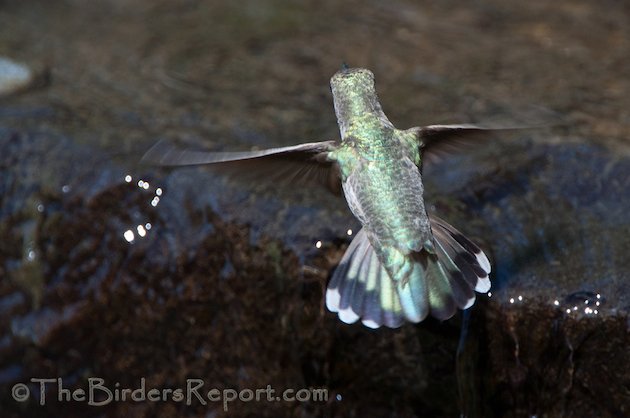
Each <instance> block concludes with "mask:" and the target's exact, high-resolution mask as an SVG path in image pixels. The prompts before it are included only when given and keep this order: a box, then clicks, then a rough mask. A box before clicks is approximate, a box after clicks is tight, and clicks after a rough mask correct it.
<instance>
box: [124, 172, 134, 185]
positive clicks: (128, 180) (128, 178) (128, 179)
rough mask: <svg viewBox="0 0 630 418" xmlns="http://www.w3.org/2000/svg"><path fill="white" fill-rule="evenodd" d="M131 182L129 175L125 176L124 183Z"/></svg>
mask: <svg viewBox="0 0 630 418" xmlns="http://www.w3.org/2000/svg"><path fill="white" fill-rule="evenodd" d="M131 180H133V179H132V178H131V176H130V175H129V174H127V175H126V176H125V181H126V182H127V183H131Z"/></svg>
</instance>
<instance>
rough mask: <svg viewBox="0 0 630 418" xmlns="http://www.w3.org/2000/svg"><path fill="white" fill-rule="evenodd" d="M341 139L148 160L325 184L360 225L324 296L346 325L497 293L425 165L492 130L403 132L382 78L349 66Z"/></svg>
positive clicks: (154, 153)
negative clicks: (433, 209) (428, 196)
mask: <svg viewBox="0 0 630 418" xmlns="http://www.w3.org/2000/svg"><path fill="white" fill-rule="evenodd" d="M330 87H331V91H332V95H333V102H334V108H335V113H336V116H337V122H338V125H339V132H340V138H339V139H338V140H327V141H322V142H308V143H303V144H299V145H293V146H285V147H279V148H270V149H264V150H255V151H242V152H209V151H196V150H188V149H180V148H177V147H174V146H172V145H170V144H168V143H165V142H163V141H161V142H158V143H157V144H156V145H154V146H153V147H152V148H151V149H150V150H149V151H147V153H146V154H145V155H144V157H143V161H145V162H151V163H155V164H159V165H163V166H182V165H201V164H212V165H214V166H216V167H219V168H220V167H224V168H232V169H234V168H235V169H237V170H245V171H246V172H248V173H250V174H252V173H253V174H254V175H258V173H262V174H264V175H265V176H266V177H267V178H270V177H271V178H272V179H277V180H278V181H282V182H286V181H289V182H304V183H303V184H309V183H310V184H319V185H322V186H324V187H326V188H327V189H329V190H330V191H331V192H333V193H335V194H338V195H341V194H343V195H344V196H345V199H346V202H347V204H348V207H349V208H350V210H351V211H352V213H353V215H354V216H355V217H356V218H357V219H358V221H359V222H360V223H361V225H362V228H361V230H360V231H359V232H358V233H357V234H356V235H355V236H354V238H353V239H352V241H351V243H350V245H349V246H348V248H347V250H346V252H345V254H344V255H343V257H342V258H341V261H340V263H339V265H338V266H337V267H336V269H335V270H334V272H333V274H332V277H331V278H330V281H329V282H328V286H327V290H326V306H327V308H328V309H329V310H330V311H331V312H333V313H336V314H337V316H338V317H339V319H340V320H341V321H343V322H345V323H347V324H352V323H355V322H357V321H359V320H360V321H361V322H362V324H363V325H365V326H366V327H369V328H378V327H381V326H386V327H389V328H397V327H400V326H401V325H403V323H404V322H405V321H409V322H412V323H418V322H421V321H423V320H424V319H425V318H426V317H427V316H429V315H431V316H433V317H435V318H437V319H440V320H446V319H448V318H451V317H452V316H453V315H454V314H455V313H456V312H457V309H458V308H459V309H467V308H469V307H470V306H472V305H473V304H474V302H475V292H479V293H486V292H488V291H489V290H490V279H489V274H490V271H491V265H490V261H489V260H488V257H487V256H486V255H485V254H484V252H483V251H482V250H481V249H480V248H479V246H478V245H476V244H475V243H474V242H473V241H471V240H470V239H468V238H466V236H465V235H464V234H462V233H461V232H460V231H458V230H457V229H455V228H454V227H453V226H451V225H450V224H449V223H447V222H446V221H445V220H443V219H441V218H439V217H437V216H435V215H433V214H431V215H430V214H428V213H427V210H426V207H425V203H424V197H423V195H424V186H423V183H422V173H423V168H424V167H425V166H426V165H430V164H434V163H435V162H436V161H439V160H441V159H442V158H444V156H445V155H446V154H449V153H451V152H453V151H458V150H461V149H465V148H466V147H467V146H468V147H470V146H475V144H476V143H478V141H477V139H478V138H479V137H480V136H481V137H483V136H485V135H487V134H488V133H489V132H490V131H493V130H494V129H488V128H483V127H481V126H477V125H472V124H459V125H429V126H421V127H413V128H410V129H403V130H401V129H397V128H396V127H394V125H393V124H392V123H391V122H390V121H389V119H388V118H387V116H385V113H384V112H383V109H382V107H381V104H380V102H379V99H378V96H377V94H376V88H375V83H374V74H373V73H372V72H371V71H369V70H367V69H363V68H348V67H344V68H342V69H341V70H340V71H338V72H337V73H336V74H334V75H333V77H332V78H331V80H330Z"/></svg>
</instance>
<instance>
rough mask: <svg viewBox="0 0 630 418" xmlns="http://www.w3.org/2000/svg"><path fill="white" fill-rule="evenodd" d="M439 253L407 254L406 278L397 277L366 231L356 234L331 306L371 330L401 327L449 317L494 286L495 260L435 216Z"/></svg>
mask: <svg viewBox="0 0 630 418" xmlns="http://www.w3.org/2000/svg"><path fill="white" fill-rule="evenodd" d="M430 220H431V227H432V230H433V234H434V237H435V244H436V245H435V250H436V252H435V254H430V253H428V252H427V251H425V250H422V251H419V252H414V253H412V254H410V255H409V257H407V260H406V262H408V263H411V265H409V266H407V267H406V268H402V269H401V271H405V272H407V276H406V277H405V278H397V279H396V280H392V279H391V276H390V275H389V273H388V272H387V270H386V269H385V267H384V266H383V265H382V264H381V262H380V260H379V259H378V257H377V255H376V253H375V251H374V249H373V248H372V245H371V244H370V241H369V240H368V237H367V234H366V233H365V232H364V230H361V231H359V233H358V234H357V235H356V236H355V237H354V239H353V240H352V242H351V243H350V246H349V247H348V250H347V251H346V253H345V254H344V256H343V258H342V259H341V262H340V263H339V266H338V267H337V269H336V270H335V272H334V273H333V276H332V279H331V280H330V283H329V284H328V290H327V292H326V306H327V307H328V309H329V310H330V311H331V312H336V313H337V314H338V316H339V319H341V320H342V321H343V322H345V323H348V324H351V323H354V322H356V321H358V320H361V322H362V323H363V324H364V325H365V326H367V327H370V328H378V327H380V326H381V325H385V326H387V327H390V328H397V327H399V326H401V325H402V323H403V320H404V319H406V320H408V321H411V322H420V321H422V320H424V319H425V318H426V317H427V315H429V314H431V316H434V317H436V318H438V319H442V320H444V319H448V318H450V317H451V316H453V315H454V314H455V312H456V310H457V308H460V309H467V308H469V307H470V306H472V305H473V303H474V302H475V291H477V292H487V291H488V290H490V279H489V278H488V274H489V273H490V262H489V261H488V258H487V257H486V256H485V254H484V253H483V251H481V249H479V247H478V246H477V245H475V244H474V243H473V242H472V241H470V240H469V239H468V238H466V237H465V236H464V235H463V234H462V233H461V232H459V231H458V230H456V229H455V228H453V227H452V226H451V225H449V224H448V223H446V222H445V221H443V220H442V219H440V218H438V217H431V218H430Z"/></svg>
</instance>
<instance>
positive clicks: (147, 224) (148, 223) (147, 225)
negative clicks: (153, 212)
mask: <svg viewBox="0 0 630 418" xmlns="http://www.w3.org/2000/svg"><path fill="white" fill-rule="evenodd" d="M144 228H145V229H146V230H147V231H148V230H149V229H151V223H150V222H147V223H146V224H144Z"/></svg>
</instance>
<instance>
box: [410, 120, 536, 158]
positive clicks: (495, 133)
mask: <svg viewBox="0 0 630 418" xmlns="http://www.w3.org/2000/svg"><path fill="white" fill-rule="evenodd" d="M533 128H534V127H505V128H484V127H481V126H477V125H469V124H462V125H429V126H422V127H417V128H411V130H412V131H414V132H415V133H416V135H417V138H418V141H419V142H420V146H421V147H422V148H423V151H424V153H423V158H422V164H423V165H425V164H434V163H438V162H440V161H442V160H443V159H444V158H445V157H447V156H448V155H450V154H455V153H459V152H465V151H467V150H471V149H473V148H474V147H477V146H479V145H480V142H481V141H483V140H487V139H492V138H495V139H496V138H497V137H499V136H502V135H510V134H513V133H516V132H520V131H523V130H526V129H533Z"/></svg>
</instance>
